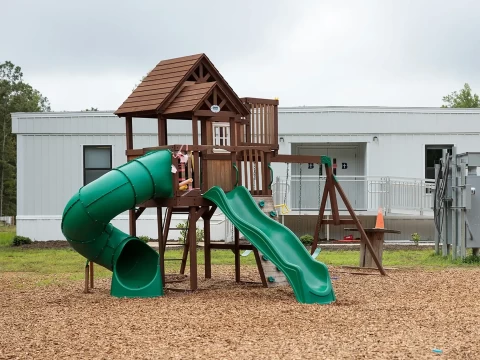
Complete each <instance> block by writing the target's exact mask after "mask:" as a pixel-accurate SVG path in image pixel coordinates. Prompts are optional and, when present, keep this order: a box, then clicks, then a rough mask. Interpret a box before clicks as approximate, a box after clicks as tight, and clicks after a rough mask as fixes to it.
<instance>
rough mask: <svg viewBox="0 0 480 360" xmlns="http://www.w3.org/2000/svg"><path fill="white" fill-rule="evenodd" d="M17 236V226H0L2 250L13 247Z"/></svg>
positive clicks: (0, 246)
mask: <svg viewBox="0 0 480 360" xmlns="http://www.w3.org/2000/svg"><path fill="white" fill-rule="evenodd" d="M15 234H16V229H15V226H0V248H2V247H8V246H12V241H13V238H14V237H15Z"/></svg>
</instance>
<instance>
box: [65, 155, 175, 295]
mask: <svg viewBox="0 0 480 360" xmlns="http://www.w3.org/2000/svg"><path fill="white" fill-rule="evenodd" d="M171 166H172V154H171V152H170V151H168V150H160V151H154V152H150V153H147V154H145V155H144V156H142V157H139V158H137V159H134V160H132V161H130V162H128V163H126V164H123V165H122V166H119V167H117V168H115V169H113V170H111V171H109V172H108V173H106V174H105V175H103V176H101V177H100V178H98V179H96V180H95V181H93V182H91V183H89V184H88V185H86V186H84V187H82V188H80V190H79V191H78V192H77V193H76V194H75V195H73V197H72V198H71V199H70V201H69V202H68V203H67V205H66V206H65V210H64V212H63V217H62V225H61V227H62V232H63V234H64V236H65V237H66V238H67V240H68V242H69V243H70V245H71V246H72V247H73V248H74V249H75V250H76V251H77V252H79V253H80V254H81V255H83V256H84V257H86V258H87V259H88V260H90V261H93V262H94V263H96V264H99V265H101V266H103V267H105V268H107V269H109V270H111V271H112V272H113V274H112V285H111V289H110V294H111V295H112V296H116V297H155V296H162V295H163V285H162V279H161V276H160V264H159V256H158V253H157V252H156V251H155V250H153V249H152V248H151V247H150V246H149V245H147V244H145V243H144V242H143V241H141V240H139V239H138V238H136V237H133V236H130V235H128V234H126V233H124V232H122V231H120V230H119V229H117V228H116V227H114V226H113V225H112V224H111V223H110V221H111V220H112V219H113V218H114V217H115V216H117V215H118V214H121V213H122V212H124V211H126V210H129V209H133V208H135V206H136V205H138V204H141V203H142V202H144V201H146V200H149V199H152V198H154V197H156V198H169V197H172V196H173V187H172V176H171Z"/></svg>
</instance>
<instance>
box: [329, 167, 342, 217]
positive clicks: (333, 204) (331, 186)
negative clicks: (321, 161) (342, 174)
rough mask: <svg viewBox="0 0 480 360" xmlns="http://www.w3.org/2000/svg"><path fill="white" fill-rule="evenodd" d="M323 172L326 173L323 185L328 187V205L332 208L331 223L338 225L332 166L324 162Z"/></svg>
mask: <svg viewBox="0 0 480 360" xmlns="http://www.w3.org/2000/svg"><path fill="white" fill-rule="evenodd" d="M325 172H326V175H327V181H326V184H325V187H326V188H328V192H329V195H330V206H331V208H332V217H333V223H334V224H335V225H340V215H339V212H338V202H337V194H335V185H334V183H336V180H335V178H334V177H333V173H332V168H331V167H330V166H328V165H327V164H325Z"/></svg>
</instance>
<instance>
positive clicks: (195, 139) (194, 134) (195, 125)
mask: <svg viewBox="0 0 480 360" xmlns="http://www.w3.org/2000/svg"><path fill="white" fill-rule="evenodd" d="M192 137H193V145H198V117H197V116H192ZM193 161H194V164H193V169H194V170H193V171H194V175H193V186H194V187H195V188H200V156H199V152H198V151H197V150H195V151H194V152H193Z"/></svg>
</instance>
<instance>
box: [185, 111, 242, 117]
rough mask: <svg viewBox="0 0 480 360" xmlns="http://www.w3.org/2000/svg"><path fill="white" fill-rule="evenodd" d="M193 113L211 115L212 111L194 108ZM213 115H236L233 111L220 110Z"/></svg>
mask: <svg viewBox="0 0 480 360" xmlns="http://www.w3.org/2000/svg"><path fill="white" fill-rule="evenodd" d="M193 115H195V116H207V117H211V116H212V111H211V110H196V111H195V112H194V113H193ZM215 116H225V117H236V116H237V113H235V112H233V111H220V112H219V113H217V114H215Z"/></svg>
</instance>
